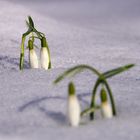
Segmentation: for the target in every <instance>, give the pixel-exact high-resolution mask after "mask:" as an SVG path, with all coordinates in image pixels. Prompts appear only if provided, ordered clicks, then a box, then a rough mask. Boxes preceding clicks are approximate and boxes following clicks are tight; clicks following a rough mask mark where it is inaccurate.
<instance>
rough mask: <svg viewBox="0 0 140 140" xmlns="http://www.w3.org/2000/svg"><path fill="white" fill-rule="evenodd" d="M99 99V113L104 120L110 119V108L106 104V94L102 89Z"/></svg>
mask: <svg viewBox="0 0 140 140" xmlns="http://www.w3.org/2000/svg"><path fill="white" fill-rule="evenodd" d="M100 98H101V113H102V116H103V117H104V118H112V116H113V114H112V108H111V105H110V104H109V102H108V99H107V94H106V91H105V89H104V88H102V89H101V93H100Z"/></svg>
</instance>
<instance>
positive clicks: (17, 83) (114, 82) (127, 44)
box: [0, 0, 140, 140]
mask: <svg viewBox="0 0 140 140" xmlns="http://www.w3.org/2000/svg"><path fill="white" fill-rule="evenodd" d="M139 6H140V1H139V0H133V1H132V0H117V1H116V0H86V1H85V0H81V1H80V0H76V1H74V0H60V1H59V2H58V1H56V0H52V1H51V0H46V1H45V0H41V1H37V0H35V1H34V0H28V1H27V0H24V1H20V0H0V114H1V115H0V139H2V140H8V139H10V140H38V139H40V140H46V139H48V140H49V139H57V140H62V139H64V140H71V139H73V140H77V139H80V140H85V139H86V140H87V139H88V140H96V139H98V140H103V139H104V140H112V139H114V140H126V139H127V140H137V139H139V138H140V125H139V124H140V93H139V92H140V76H139V72H140V70H139V68H140V55H139V54H140V24H139V23H140V18H139V13H140V9H139ZM28 15H31V16H32V17H33V19H34V21H35V24H36V27H37V28H38V29H39V30H40V31H42V32H44V33H45V34H46V36H47V40H48V44H49V47H50V52H51V57H52V66H53V68H52V69H51V70H47V71H46V70H43V69H29V62H28V50H26V52H25V53H26V56H25V69H24V71H22V72H21V71H19V68H18V65H19V53H20V43H21V36H22V33H24V32H25V31H26V25H25V19H26V18H27V16H28ZM26 43H27V42H26ZM37 44H38V42H37ZM37 51H38V54H39V50H37ZM127 63H135V64H136V67H134V68H133V69H131V70H130V71H128V72H125V73H123V74H121V75H118V76H116V77H113V78H112V79H109V80H108V81H109V83H110V85H111V87H112V91H113V94H114V97H115V101H116V105H117V117H114V118H112V119H109V120H108V119H102V118H101V117H100V116H101V115H100V113H98V112H97V113H96V116H95V121H93V122H89V121H88V117H87V118H84V119H82V120H81V125H80V126H79V127H78V128H72V127H70V126H69V125H68V122H67V118H66V112H67V110H66V105H67V85H68V82H69V79H67V80H65V81H63V82H61V83H60V84H58V85H56V86H54V85H53V81H54V80H55V78H56V77H57V76H58V75H59V74H60V73H62V72H63V71H64V70H66V69H67V68H70V67H71V66H75V65H77V64H89V65H91V66H94V67H96V68H97V69H99V70H100V71H101V72H104V71H106V70H109V69H112V68H115V67H118V66H121V65H125V64H127ZM71 80H73V81H74V83H75V85H76V91H77V94H78V98H79V99H80V103H81V107H82V109H84V108H86V107H88V106H89V103H90V97H91V91H92V87H93V83H94V81H95V80H96V77H95V76H92V74H91V73H90V72H88V71H85V72H83V73H82V74H80V75H78V76H76V77H75V79H71Z"/></svg>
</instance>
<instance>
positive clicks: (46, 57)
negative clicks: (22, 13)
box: [19, 16, 51, 70]
mask: <svg viewBox="0 0 140 140" xmlns="http://www.w3.org/2000/svg"><path fill="white" fill-rule="evenodd" d="M26 24H27V26H28V30H27V32H26V33H24V34H23V35H22V43H21V53H20V64H19V68H20V70H22V69H23V68H24V50H25V40H26V37H28V46H27V48H28V49H29V64H30V67H31V68H39V67H41V68H44V69H46V70H47V69H50V68H51V59H50V50H49V47H48V44H47V40H46V37H45V35H44V34H43V33H41V32H39V31H37V30H36V28H35V26H34V22H33V20H32V18H31V17H30V16H29V17H28V21H26ZM35 39H39V40H40V44H41V45H40V46H41V50H40V61H39V59H38V56H37V53H36V51H35V47H36V45H35V44H34V42H35ZM39 62H40V64H39Z"/></svg>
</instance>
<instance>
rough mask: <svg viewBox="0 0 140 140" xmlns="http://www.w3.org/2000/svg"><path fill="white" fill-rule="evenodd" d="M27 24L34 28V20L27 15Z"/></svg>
mask: <svg viewBox="0 0 140 140" xmlns="http://www.w3.org/2000/svg"><path fill="white" fill-rule="evenodd" d="M28 20H29V24H30V25H31V26H32V27H33V28H34V22H33V20H32V18H31V16H28Z"/></svg>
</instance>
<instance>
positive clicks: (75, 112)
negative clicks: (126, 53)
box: [54, 64, 134, 127]
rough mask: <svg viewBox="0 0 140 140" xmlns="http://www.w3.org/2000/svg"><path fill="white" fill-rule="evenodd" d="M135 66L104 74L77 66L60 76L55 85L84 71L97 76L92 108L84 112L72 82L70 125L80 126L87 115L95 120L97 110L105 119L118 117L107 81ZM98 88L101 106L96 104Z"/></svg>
mask: <svg viewBox="0 0 140 140" xmlns="http://www.w3.org/2000/svg"><path fill="white" fill-rule="evenodd" d="M133 66H134V64H128V65H125V66H122V67H118V68H115V69H112V70H109V71H107V72H104V73H100V72H99V71H98V70H96V69H95V68H93V67H91V66H88V65H78V66H75V67H72V68H70V69H68V70H66V71H65V72H64V73H62V74H61V75H59V76H58V77H57V78H56V80H55V81H54V84H57V83H59V82H60V81H62V80H63V79H65V78H66V77H69V78H70V77H73V76H75V75H76V74H78V73H80V72H82V71H83V70H90V71H91V72H92V73H93V74H96V75H97V81H96V82H95V84H94V86H93V91H92V94H91V95H92V96H91V102H90V106H89V107H88V108H86V109H84V110H83V111H81V107H80V102H79V100H78V97H77V96H76V90H75V85H74V83H73V82H70V83H69V84H68V101H67V102H68V107H67V112H68V120H69V124H70V125H71V126H74V127H76V126H79V124H80V120H81V117H82V116H85V115H89V118H90V120H93V119H94V114H95V112H96V110H97V109H100V110H101V114H102V116H103V118H112V117H113V116H116V107H115V102H114V98H113V94H112V91H111V88H110V85H109V84H108V81H107V79H108V78H111V77H112V76H115V75H117V74H119V73H121V72H124V71H126V70H128V69H130V68H132V67H133ZM98 88H100V92H99V97H100V100H101V102H100V104H99V105H97V104H96V103H95V96H96V94H97V93H98V91H99V90H97V89H98Z"/></svg>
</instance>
